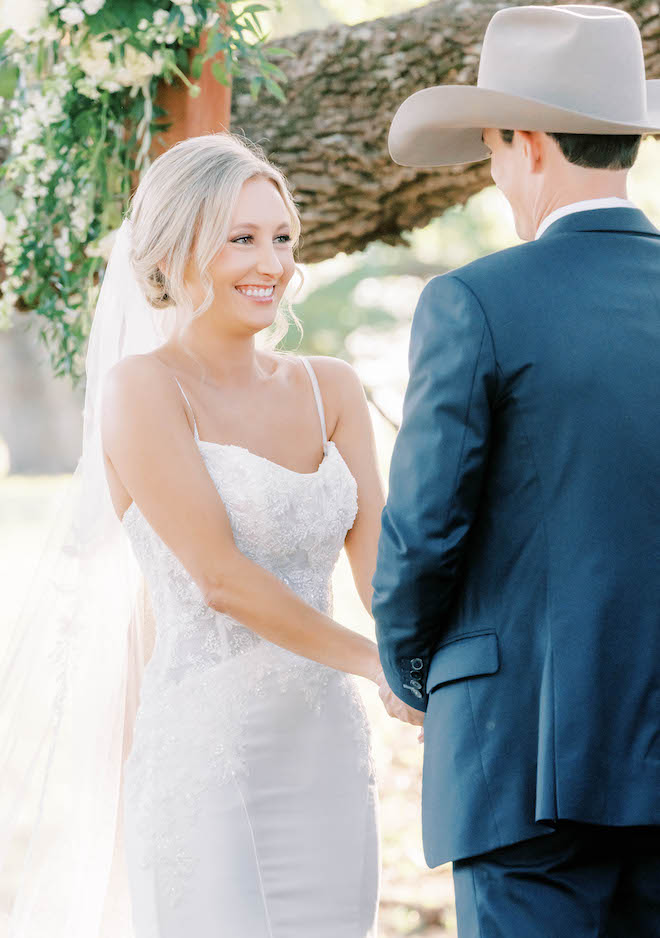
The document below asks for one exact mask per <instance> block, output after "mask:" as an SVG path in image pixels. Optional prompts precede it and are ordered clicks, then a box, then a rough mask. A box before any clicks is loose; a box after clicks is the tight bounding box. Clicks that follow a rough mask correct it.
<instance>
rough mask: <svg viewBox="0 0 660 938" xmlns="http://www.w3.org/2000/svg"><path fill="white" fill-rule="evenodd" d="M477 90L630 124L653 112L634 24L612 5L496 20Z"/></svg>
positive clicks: (525, 11)
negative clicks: (528, 99)
mask: <svg viewBox="0 0 660 938" xmlns="http://www.w3.org/2000/svg"><path fill="white" fill-rule="evenodd" d="M477 87H479V88H485V89H488V90H490V91H499V92H503V93H505V94H511V95H517V96H520V97H524V98H532V99H536V100H538V101H542V102H544V103H547V104H551V105H552V106H554V107H561V108H566V109H567V110H576V109H577V110H579V111H582V112H583V113H585V114H592V115H593V116H594V117H602V118H604V119H607V120H611V121H621V122H623V123H629V122H640V123H643V122H644V121H645V119H646V114H647V97H646V81H645V67H644V53H643V49H642V43H641V37H640V34H639V31H638V29H637V26H636V24H635V21H634V20H633V19H632V17H630V16H629V15H628V14H627V13H623V12H621V11H618V10H612V9H610V8H607V7H586V6H585V7H578V6H567V7H551V8H543V7H517V8H513V9H508V10H502V11H500V12H499V13H497V14H496V15H495V16H494V17H493V19H492V20H491V22H490V24H489V26H488V29H487V30H486V35H485V37H484V42H483V49H482V53H481V59H480V63H479V75H478V79H477Z"/></svg>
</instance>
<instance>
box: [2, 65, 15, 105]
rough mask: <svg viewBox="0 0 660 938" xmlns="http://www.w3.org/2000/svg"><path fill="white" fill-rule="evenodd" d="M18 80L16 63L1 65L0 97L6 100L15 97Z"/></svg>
mask: <svg viewBox="0 0 660 938" xmlns="http://www.w3.org/2000/svg"><path fill="white" fill-rule="evenodd" d="M17 82H18V67H17V66H15V65H3V66H2V67H0V97H2V98H4V99H5V101H9V100H10V98H13V96H14V91H15V90H16V83H17Z"/></svg>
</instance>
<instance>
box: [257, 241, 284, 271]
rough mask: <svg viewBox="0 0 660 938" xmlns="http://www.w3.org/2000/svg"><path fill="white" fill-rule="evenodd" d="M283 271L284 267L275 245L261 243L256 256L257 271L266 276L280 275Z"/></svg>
mask: <svg viewBox="0 0 660 938" xmlns="http://www.w3.org/2000/svg"><path fill="white" fill-rule="evenodd" d="M283 271H284V268H283V267H282V262H281V261H280V259H279V257H278V256H277V252H276V250H275V245H274V244H272V243H268V244H264V245H262V247H261V248H260V250H259V257H258V258H257V272H258V273H260V274H263V275H264V276H267V277H281V276H282V273H283Z"/></svg>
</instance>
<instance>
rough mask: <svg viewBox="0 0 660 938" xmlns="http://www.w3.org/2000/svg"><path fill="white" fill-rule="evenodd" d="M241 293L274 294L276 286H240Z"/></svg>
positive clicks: (255, 294)
mask: <svg viewBox="0 0 660 938" xmlns="http://www.w3.org/2000/svg"><path fill="white" fill-rule="evenodd" d="M238 291H239V293H243V294H244V295H245V296H272V295H273V293H274V291H275V287H255V288H254V289H253V288H252V287H247V288H245V287H238Z"/></svg>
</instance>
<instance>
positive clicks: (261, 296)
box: [234, 283, 275, 303]
mask: <svg viewBox="0 0 660 938" xmlns="http://www.w3.org/2000/svg"><path fill="white" fill-rule="evenodd" d="M234 289H235V290H236V291H237V292H238V293H240V294H241V296H244V297H246V298H247V299H248V300H254V301H255V302H256V303H270V301H271V300H272V299H273V296H274V295H275V286H274V284H270V286H265V285H263V284H257V283H254V284H252V283H241V284H236V286H235V287H234Z"/></svg>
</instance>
